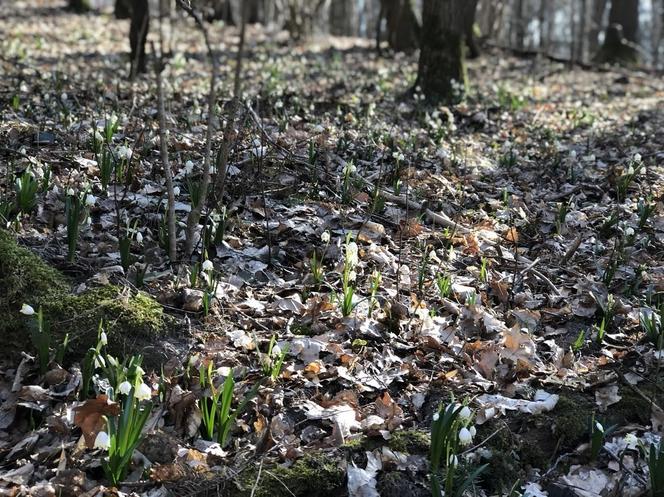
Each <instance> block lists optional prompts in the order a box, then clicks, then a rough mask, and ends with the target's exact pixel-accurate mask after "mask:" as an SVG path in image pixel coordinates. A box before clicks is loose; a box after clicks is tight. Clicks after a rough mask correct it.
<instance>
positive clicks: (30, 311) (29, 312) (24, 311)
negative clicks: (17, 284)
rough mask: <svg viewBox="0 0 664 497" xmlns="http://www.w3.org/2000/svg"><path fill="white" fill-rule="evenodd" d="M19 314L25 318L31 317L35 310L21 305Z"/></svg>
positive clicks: (29, 306) (26, 305)
mask: <svg viewBox="0 0 664 497" xmlns="http://www.w3.org/2000/svg"><path fill="white" fill-rule="evenodd" d="M19 312H20V313H21V314H25V315H26V316H32V315H33V314H34V313H35V310H34V309H33V308H32V306H31V305H28V304H23V305H22V306H21V310H20V311H19Z"/></svg>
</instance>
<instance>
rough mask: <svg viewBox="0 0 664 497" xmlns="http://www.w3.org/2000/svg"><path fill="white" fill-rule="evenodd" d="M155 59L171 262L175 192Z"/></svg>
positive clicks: (158, 65) (159, 66) (160, 65)
mask: <svg viewBox="0 0 664 497" xmlns="http://www.w3.org/2000/svg"><path fill="white" fill-rule="evenodd" d="M152 52H153V53H154V43H152ZM162 56H163V54H161V55H160V58H159V59H158V60H157V61H155V72H156V73H157V92H158V103H159V107H158V110H159V145H160V148H159V154H160V155H161V161H162V164H163V166H164V175H165V176H166V190H167V192H168V258H169V259H170V260H171V264H174V263H175V261H176V260H177V246H176V239H175V192H174V190H173V171H171V164H170V161H169V160H168V137H167V136H166V110H165V105H164V84H163V81H162V78H161V73H162V71H163V70H164V61H163V58H162Z"/></svg>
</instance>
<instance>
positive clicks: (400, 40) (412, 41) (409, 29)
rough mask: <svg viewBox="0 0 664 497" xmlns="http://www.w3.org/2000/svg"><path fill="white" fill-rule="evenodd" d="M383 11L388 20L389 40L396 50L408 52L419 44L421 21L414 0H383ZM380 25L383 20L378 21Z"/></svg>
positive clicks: (391, 46)
mask: <svg viewBox="0 0 664 497" xmlns="http://www.w3.org/2000/svg"><path fill="white" fill-rule="evenodd" d="M380 3H381V12H382V13H383V16H384V19H385V20H386V21H387V42H388V43H389V45H390V48H392V49H393V50H396V51H399V52H401V51H403V52H407V51H410V50H415V49H416V48H417V47H418V46H419V38H420V23H419V22H418V20H417V17H416V16H415V10H414V9H413V3H412V0H381V2H380ZM378 22H379V24H378V25H379V26H380V23H381V20H379V21H378Z"/></svg>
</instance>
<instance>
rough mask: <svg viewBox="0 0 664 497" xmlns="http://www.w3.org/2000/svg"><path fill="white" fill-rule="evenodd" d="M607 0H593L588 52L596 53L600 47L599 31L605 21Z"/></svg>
mask: <svg viewBox="0 0 664 497" xmlns="http://www.w3.org/2000/svg"><path fill="white" fill-rule="evenodd" d="M606 2H607V0H592V12H591V14H590V27H589V29H588V52H589V53H591V54H594V53H595V52H597V49H598V48H599V33H600V31H601V30H602V27H603V22H604V12H605V11H606Z"/></svg>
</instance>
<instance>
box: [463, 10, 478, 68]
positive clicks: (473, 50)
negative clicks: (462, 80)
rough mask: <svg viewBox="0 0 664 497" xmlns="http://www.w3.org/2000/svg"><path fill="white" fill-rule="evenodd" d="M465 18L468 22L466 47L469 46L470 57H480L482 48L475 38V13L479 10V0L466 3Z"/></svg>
mask: <svg viewBox="0 0 664 497" xmlns="http://www.w3.org/2000/svg"><path fill="white" fill-rule="evenodd" d="M464 9H465V11H464V13H463V18H464V21H465V23H466V25H465V27H464V35H465V37H466V47H468V57H470V58H471V59H474V58H476V57H479V55H480V49H479V47H478V46H477V40H476V39H475V13H476V11H477V0H467V1H466V3H465V4H464Z"/></svg>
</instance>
